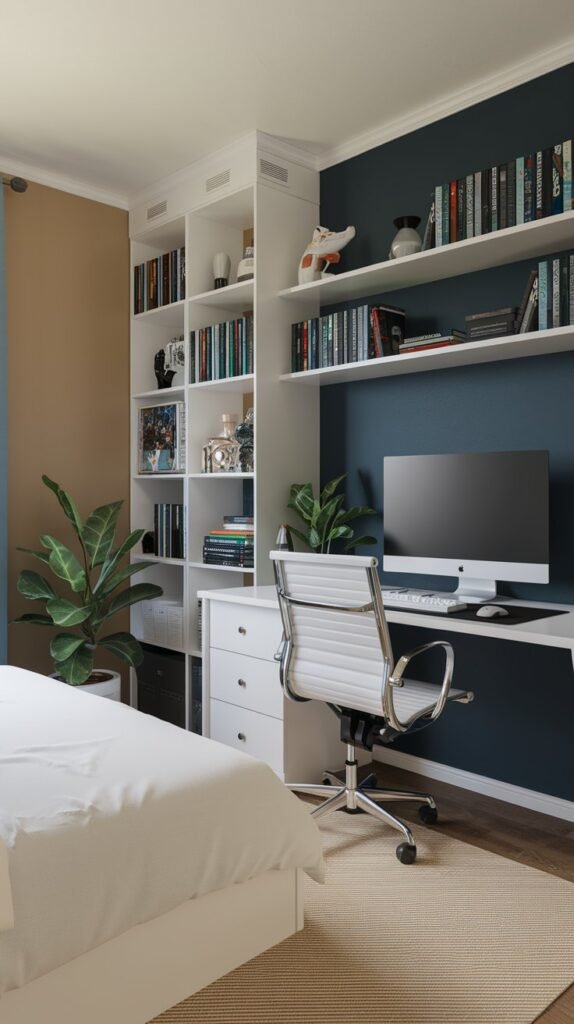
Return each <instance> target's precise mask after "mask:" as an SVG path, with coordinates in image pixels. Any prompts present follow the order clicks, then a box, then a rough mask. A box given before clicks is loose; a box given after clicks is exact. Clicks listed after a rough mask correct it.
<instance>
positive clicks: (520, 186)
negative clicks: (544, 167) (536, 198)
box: [516, 156, 524, 224]
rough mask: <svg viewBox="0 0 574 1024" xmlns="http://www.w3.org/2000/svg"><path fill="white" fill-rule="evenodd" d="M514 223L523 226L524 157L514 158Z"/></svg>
mask: <svg viewBox="0 0 574 1024" xmlns="http://www.w3.org/2000/svg"><path fill="white" fill-rule="evenodd" d="M516 223H517V224H524V157H523V156H519V157H517V158H516Z"/></svg>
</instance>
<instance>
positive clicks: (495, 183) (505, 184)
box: [425, 139, 572, 248]
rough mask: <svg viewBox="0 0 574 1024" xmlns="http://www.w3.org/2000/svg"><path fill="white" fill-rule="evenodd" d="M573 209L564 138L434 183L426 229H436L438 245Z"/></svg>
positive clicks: (568, 145) (569, 153)
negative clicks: (500, 161) (441, 182)
mask: <svg viewBox="0 0 574 1024" xmlns="http://www.w3.org/2000/svg"><path fill="white" fill-rule="evenodd" d="M571 209H572V141H571V139H567V140H566V141H565V142H559V143H558V144H557V145H555V146H550V147H548V149H539V150H538V151H537V152H536V153H528V154H527V155H526V156H519V157H516V159H515V160H509V162H508V163H506V164H500V165H498V166H495V167H488V168H486V170H483V171H475V172H474V173H473V174H467V175H466V176H465V177H464V178H459V179H458V180H457V181H450V182H447V183H446V184H444V185H437V186H436V188H435V191H434V202H433V204H432V207H431V212H430V214H429V219H428V222H427V229H428V234H429V235H430V234H431V233H432V228H433V225H434V245H435V246H437V247H438V246H442V245H448V244H449V243H450V242H460V241H462V240H463V239H465V238H476V237H477V236H478V235H485V234H488V233H489V232H491V231H498V230H499V229H502V228H510V227H513V226H514V225H515V224H526V223H527V222H528V221H533V220H539V219H540V218H542V217H550V216H553V215H554V214H557V213H565V212H566V211H567V210H571ZM426 236H427V231H425V237H426ZM427 244H428V241H427ZM426 247H427V246H425V248H426Z"/></svg>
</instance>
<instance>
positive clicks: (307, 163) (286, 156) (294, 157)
mask: <svg viewBox="0 0 574 1024" xmlns="http://www.w3.org/2000/svg"><path fill="white" fill-rule="evenodd" d="M255 135H256V137H257V146H258V148H261V149H264V150H265V152H266V153H270V154H271V155H272V156H276V157H279V159H280V160H281V159H282V160H290V162H291V163H292V164H299V165H300V166H301V167H307V168H308V170H310V171H317V170H319V163H318V157H317V154H316V153H313V152H311V150H308V149H302V148H301V147H300V146H297V145H296V144H295V143H293V142H288V141H287V140H286V139H283V138H281V137H280V136H279V135H268V134H267V132H260V131H256V132H255Z"/></svg>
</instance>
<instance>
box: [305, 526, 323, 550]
mask: <svg viewBox="0 0 574 1024" xmlns="http://www.w3.org/2000/svg"><path fill="white" fill-rule="evenodd" d="M308 544H309V547H310V548H311V549H312V550H313V551H320V550H321V549H322V547H323V538H322V537H321V536H320V534H319V533H317V530H316V529H315V527H314V526H312V527H311V528H310V530H309V541H308Z"/></svg>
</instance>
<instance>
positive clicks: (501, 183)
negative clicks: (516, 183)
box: [498, 164, 508, 230]
mask: <svg viewBox="0 0 574 1024" xmlns="http://www.w3.org/2000/svg"><path fill="white" fill-rule="evenodd" d="M507 173H508V168H507V166H506V164H501V166H500V167H499V168H498V227H499V229H500V230H502V229H503V228H506V227H508V224H507V213H508V209H507V201H508V200H507V195H506V177H507Z"/></svg>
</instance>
